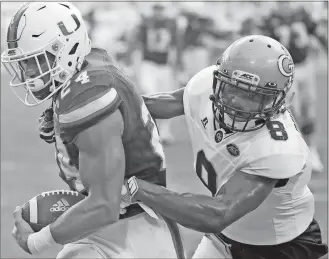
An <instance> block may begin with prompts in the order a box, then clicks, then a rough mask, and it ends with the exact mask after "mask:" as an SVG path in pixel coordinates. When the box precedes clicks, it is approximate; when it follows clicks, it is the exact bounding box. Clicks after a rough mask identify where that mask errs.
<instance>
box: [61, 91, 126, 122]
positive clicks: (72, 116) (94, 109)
mask: <svg viewBox="0 0 329 259" xmlns="http://www.w3.org/2000/svg"><path fill="white" fill-rule="evenodd" d="M120 102H121V98H120V96H119V95H118V92H117V91H116V90H115V88H111V89H110V90H109V91H108V92H107V93H105V94H104V95H102V96H100V97H99V98H97V99H96V100H94V101H92V102H90V103H88V104H86V105H84V106H82V107H80V108H77V109H75V110H73V111H71V112H68V113H64V114H60V115H59V116H58V121H59V123H60V124H61V125H62V126H66V127H69V126H70V125H74V124H76V123H79V122H80V121H83V120H87V119H88V118H89V117H90V116H92V115H94V114H95V113H98V112H100V111H102V110H104V109H110V110H115V109H116V108H117V107H118V104H120Z"/></svg>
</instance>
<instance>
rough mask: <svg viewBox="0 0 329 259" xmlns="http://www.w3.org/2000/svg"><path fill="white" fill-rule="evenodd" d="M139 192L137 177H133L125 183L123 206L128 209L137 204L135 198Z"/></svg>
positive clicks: (122, 193) (122, 191) (122, 197)
mask: <svg viewBox="0 0 329 259" xmlns="http://www.w3.org/2000/svg"><path fill="white" fill-rule="evenodd" d="M137 191H138V184H137V181H136V177H135V176H132V177H130V178H129V179H128V180H126V181H125V182H124V184H123V185H122V189H121V204H125V205H126V206H125V207H128V206H129V205H131V204H134V203H136V201H133V200H134V199H133V197H134V195H135V194H136V192H137Z"/></svg>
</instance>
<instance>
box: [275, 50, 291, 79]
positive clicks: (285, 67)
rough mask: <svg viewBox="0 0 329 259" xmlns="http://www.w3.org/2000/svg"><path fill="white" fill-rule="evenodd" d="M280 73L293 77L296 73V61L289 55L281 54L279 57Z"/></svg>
mask: <svg viewBox="0 0 329 259" xmlns="http://www.w3.org/2000/svg"><path fill="white" fill-rule="evenodd" d="M278 66H279V70H280V73H281V74H282V75H284V76H286V77H291V76H292V75H293V73H294V63H292V60H291V58H290V57H289V56H288V55H281V56H280V57H279V59H278Z"/></svg>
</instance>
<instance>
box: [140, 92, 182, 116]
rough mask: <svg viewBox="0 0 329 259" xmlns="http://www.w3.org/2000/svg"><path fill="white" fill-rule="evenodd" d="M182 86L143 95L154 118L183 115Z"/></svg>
mask: <svg viewBox="0 0 329 259" xmlns="http://www.w3.org/2000/svg"><path fill="white" fill-rule="evenodd" d="M183 95H184V88H180V89H178V90H175V91H172V92H166V93H157V94H153V95H147V96H143V99H144V102H145V104H146V107H147V109H148V110H149V111H150V113H151V115H152V117H153V118H154V119H170V118H173V117H177V116H180V115H184V104H183Z"/></svg>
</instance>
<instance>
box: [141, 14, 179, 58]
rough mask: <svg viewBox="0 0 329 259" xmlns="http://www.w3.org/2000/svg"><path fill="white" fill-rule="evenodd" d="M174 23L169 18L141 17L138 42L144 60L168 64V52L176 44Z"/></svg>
mask: <svg viewBox="0 0 329 259" xmlns="http://www.w3.org/2000/svg"><path fill="white" fill-rule="evenodd" d="M176 30H177V26H176V21H175V20H174V19H170V18H163V19H155V18H152V17H142V22H141V25H140V41H141V43H142V55H143V59H144V60H150V61H153V62H155V63H158V64H166V63H167V62H168V54H169V50H170V48H171V47H172V46H174V45H175V44H176V34H177V31H176Z"/></svg>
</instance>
